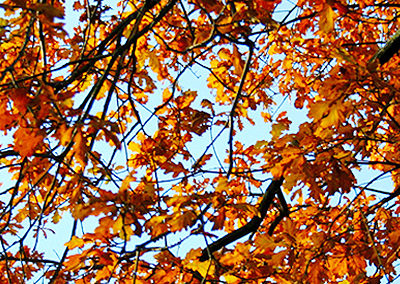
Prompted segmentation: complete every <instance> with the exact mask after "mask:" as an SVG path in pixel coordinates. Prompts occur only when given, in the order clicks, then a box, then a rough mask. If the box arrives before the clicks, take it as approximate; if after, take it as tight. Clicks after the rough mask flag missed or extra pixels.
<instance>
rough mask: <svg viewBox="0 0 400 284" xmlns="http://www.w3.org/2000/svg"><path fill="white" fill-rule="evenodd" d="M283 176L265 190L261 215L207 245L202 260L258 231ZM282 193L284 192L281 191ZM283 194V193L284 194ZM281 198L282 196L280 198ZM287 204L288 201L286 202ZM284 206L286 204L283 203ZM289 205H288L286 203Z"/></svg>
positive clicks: (260, 207) (261, 204)
mask: <svg viewBox="0 0 400 284" xmlns="http://www.w3.org/2000/svg"><path fill="white" fill-rule="evenodd" d="M282 182H283V178H280V179H277V180H273V181H272V182H271V184H270V185H269V186H268V188H267V190H266V191H265V194H264V197H263V199H262V201H261V203H260V206H259V211H260V216H254V217H253V219H251V221H250V222H249V223H247V224H246V225H244V226H243V227H241V228H239V229H237V230H235V231H233V232H231V233H229V234H227V235H225V236H223V237H222V238H220V239H218V240H216V241H215V242H213V243H212V244H210V245H209V246H207V247H206V248H205V249H204V250H203V252H202V255H201V257H200V261H206V260H208V259H209V258H210V257H211V254H212V253H213V252H215V251H217V250H219V249H221V248H223V247H224V246H227V245H229V244H231V243H233V242H234V241H236V240H238V239H240V238H241V237H243V236H245V235H247V234H250V233H253V232H255V231H257V229H258V228H259V227H260V225H261V222H262V221H263V220H264V218H265V215H266V214H267V211H268V208H269V207H270V205H271V204H272V201H273V199H274V197H275V195H276V194H277V193H278V192H279V191H280V186H281V185H282ZM281 194H282V193H281ZM282 196H283V195H282ZM279 199H281V198H279ZM285 204H286V202H285ZM282 206H283V207H285V205H283V204H282ZM286 207H287V205H286Z"/></svg>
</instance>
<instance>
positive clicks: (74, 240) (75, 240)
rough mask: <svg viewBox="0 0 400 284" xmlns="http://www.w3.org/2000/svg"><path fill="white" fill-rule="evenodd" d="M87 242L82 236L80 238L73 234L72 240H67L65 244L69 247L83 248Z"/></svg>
mask: <svg viewBox="0 0 400 284" xmlns="http://www.w3.org/2000/svg"><path fill="white" fill-rule="evenodd" d="M84 244H85V241H84V240H82V239H81V238H78V237H77V236H72V238H71V240H70V241H69V242H67V243H66V244H65V245H66V246H67V248H68V249H74V248H77V247H78V248H83V246H84Z"/></svg>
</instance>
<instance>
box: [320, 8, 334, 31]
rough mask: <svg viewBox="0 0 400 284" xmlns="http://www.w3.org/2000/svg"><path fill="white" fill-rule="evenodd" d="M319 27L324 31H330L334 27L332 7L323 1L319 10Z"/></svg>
mask: <svg viewBox="0 0 400 284" xmlns="http://www.w3.org/2000/svg"><path fill="white" fill-rule="evenodd" d="M319 28H320V30H321V31H322V32H324V33H330V32H332V31H333V28H334V12H333V9H332V7H331V6H330V5H329V4H328V3H325V4H324V6H323V9H322V11H321V12H320V20H319Z"/></svg>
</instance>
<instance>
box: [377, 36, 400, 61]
mask: <svg viewBox="0 0 400 284" xmlns="http://www.w3.org/2000/svg"><path fill="white" fill-rule="evenodd" d="M399 49H400V30H398V31H397V32H396V33H395V34H394V35H393V37H392V38H391V39H390V40H389V41H388V42H387V43H386V44H385V46H384V47H382V48H381V49H380V50H379V51H378V52H377V53H375V55H374V56H373V57H372V58H371V59H370V62H373V61H374V60H376V59H377V60H379V63H380V64H381V65H382V64H384V63H386V62H388V61H389V60H390V58H392V57H393V55H395V53H396V52H398V51H399Z"/></svg>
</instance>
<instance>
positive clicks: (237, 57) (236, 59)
mask: <svg viewBox="0 0 400 284" xmlns="http://www.w3.org/2000/svg"><path fill="white" fill-rule="evenodd" d="M232 63H233V66H234V67H235V71H234V73H235V74H236V75H238V76H239V77H240V76H242V73H243V66H244V61H243V60H242V54H241V53H240V52H239V50H238V48H237V47H236V45H234V46H233V58H232Z"/></svg>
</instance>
